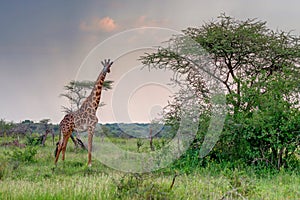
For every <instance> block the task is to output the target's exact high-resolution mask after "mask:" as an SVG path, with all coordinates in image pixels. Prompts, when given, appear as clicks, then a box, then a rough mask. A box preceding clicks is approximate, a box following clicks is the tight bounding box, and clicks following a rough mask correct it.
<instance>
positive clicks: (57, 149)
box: [55, 141, 62, 165]
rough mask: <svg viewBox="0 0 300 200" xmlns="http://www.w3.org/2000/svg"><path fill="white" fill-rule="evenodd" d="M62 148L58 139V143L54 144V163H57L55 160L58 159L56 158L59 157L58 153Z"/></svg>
mask: <svg viewBox="0 0 300 200" xmlns="http://www.w3.org/2000/svg"><path fill="white" fill-rule="evenodd" d="M61 150H62V142H61V141H59V142H58V144H57V145H56V150H55V153H56V155H55V165H57V161H58V158H59V154H60V152H61Z"/></svg>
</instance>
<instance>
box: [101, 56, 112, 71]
mask: <svg viewBox="0 0 300 200" xmlns="http://www.w3.org/2000/svg"><path fill="white" fill-rule="evenodd" d="M101 64H102V65H103V66H104V68H103V72H105V73H106V72H107V73H109V72H110V67H111V65H112V64H113V62H112V61H110V59H108V60H106V59H105V60H104V61H101Z"/></svg>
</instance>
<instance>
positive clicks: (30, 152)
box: [4, 146, 37, 162]
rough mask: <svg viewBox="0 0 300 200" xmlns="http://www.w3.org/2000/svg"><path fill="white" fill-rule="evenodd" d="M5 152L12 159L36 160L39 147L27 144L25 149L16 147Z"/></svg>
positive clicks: (21, 160)
mask: <svg viewBox="0 0 300 200" xmlns="http://www.w3.org/2000/svg"><path fill="white" fill-rule="evenodd" d="M4 154H5V155H6V156H7V157H8V158H9V159H10V160H12V161H20V162H34V161H35V160H34V157H35V155H36V154H37V148H36V147H33V146H27V147H26V148H24V149H20V148H15V149H13V150H12V151H5V152H4Z"/></svg>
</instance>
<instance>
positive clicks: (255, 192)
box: [0, 138, 300, 200]
mask: <svg viewBox="0 0 300 200" xmlns="http://www.w3.org/2000/svg"><path fill="white" fill-rule="evenodd" d="M1 139H2V140H1V141H0V144H1V143H2V142H3V140H4V138H1ZM96 140H97V138H96ZM113 140H114V141H113V142H114V143H116V144H118V145H119V146H120V147H122V148H127V149H130V150H132V151H136V150H137V146H136V140H124V139H113ZM146 145H147V144H146V142H145V144H144V145H143V146H142V149H143V151H146V148H147V147H146ZM37 149H38V151H37V154H36V155H35V156H34V160H33V161H18V160H15V159H11V157H9V156H8V155H5V154H4V152H13V151H14V148H13V147H0V185H1V187H0V199H130V200H135V199H222V198H223V199H270V200H271V199H272V200H273V199H300V192H299V191H300V177H299V173H298V172H291V171H288V172H287V171H281V172H277V173H271V172H267V171H266V172H265V173H263V172H261V174H263V175H261V174H260V175H258V174H257V173H256V172H255V171H254V170H252V169H251V168H241V169H239V168H235V169H229V168H226V167H223V166H221V165H218V164H214V163H211V164H210V165H209V166H207V167H206V168H201V167H199V168H197V169H194V170H193V171H192V172H191V173H188V174H187V173H183V172H180V171H175V170H173V169H172V168H170V169H166V170H161V171H159V172H153V173H147V174H128V173H123V172H119V171H115V170H113V169H110V168H108V167H106V166H104V165H103V164H102V163H101V162H99V161H97V160H95V159H94V160H93V166H92V167H91V168H88V167H87V166H86V162H87V153H86V152H85V151H82V150H75V149H74V145H73V144H72V143H71V142H69V146H68V149H67V152H66V161H65V162H64V163H63V162H62V161H61V160H59V162H58V166H57V167H55V166H54V157H53V150H54V146H53V145H52V144H51V143H50V141H47V143H46V146H45V147H37ZM175 174H177V176H176V179H175V181H174V185H173V187H172V189H171V188H170V187H171V184H172V181H173V179H174V175H175Z"/></svg>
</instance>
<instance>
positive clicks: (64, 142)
mask: <svg viewBox="0 0 300 200" xmlns="http://www.w3.org/2000/svg"><path fill="white" fill-rule="evenodd" d="M69 137H70V136H69V135H68V136H66V137H65V138H64V140H63V142H62V148H61V150H62V160H63V161H64V160H65V153H66V149H67V144H68V139H69Z"/></svg>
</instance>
